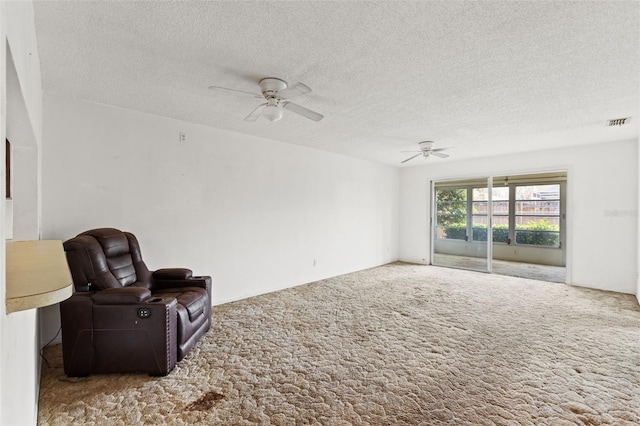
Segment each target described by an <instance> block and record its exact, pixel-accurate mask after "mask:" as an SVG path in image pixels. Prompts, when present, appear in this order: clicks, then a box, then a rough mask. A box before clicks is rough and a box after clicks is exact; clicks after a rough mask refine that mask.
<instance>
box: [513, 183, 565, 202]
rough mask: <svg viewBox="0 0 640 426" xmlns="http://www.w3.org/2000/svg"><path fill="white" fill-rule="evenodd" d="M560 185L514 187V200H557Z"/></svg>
mask: <svg viewBox="0 0 640 426" xmlns="http://www.w3.org/2000/svg"><path fill="white" fill-rule="evenodd" d="M559 199H560V184H557V183H555V184H553V185H529V186H517V187H516V200H559Z"/></svg>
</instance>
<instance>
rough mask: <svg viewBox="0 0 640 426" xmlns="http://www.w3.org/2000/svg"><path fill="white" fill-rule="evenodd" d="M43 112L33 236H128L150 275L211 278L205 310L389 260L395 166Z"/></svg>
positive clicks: (70, 111) (156, 120)
mask: <svg viewBox="0 0 640 426" xmlns="http://www.w3.org/2000/svg"><path fill="white" fill-rule="evenodd" d="M44 111H45V115H44V119H45V122H44V123H45V124H44V128H45V133H44V134H45V144H44V151H43V170H42V177H43V190H42V194H43V200H42V216H43V221H42V229H43V238H55V239H63V240H64V239H67V238H70V237H73V236H75V235H76V234H78V233H80V232H82V231H85V230H87V229H90V228H94V227H115V228H119V229H123V230H128V231H131V232H133V233H134V234H135V235H136V236H137V237H138V239H139V241H140V244H141V247H142V252H143V257H144V259H145V261H146V262H147V265H148V266H149V268H150V269H157V268H161V267H171V266H185V267H189V268H191V269H193V270H194V273H196V274H208V275H211V276H213V278H214V296H213V302H214V304H220V303H224V302H228V301H231V300H236V299H240V298H244V297H248V296H252V295H256V294H260V293H265V292H270V291H274V290H278V289H282V288H285V287H290V286H294V285H298V284H303V283H306V282H311V281H315V280H318V279H321V278H326V277H331V276H335V275H339V274H344V273H348V272H352V271H356V270H360V269H364V268H369V267H372V266H376V265H380V264H384V263H387V262H391V261H395V260H397V258H398V233H397V232H398V205H399V198H398V182H399V171H398V170H397V169H395V168H393V167H389V166H383V165H379V164H374V163H371V162H366V161H361V160H356V159H353V158H349V157H345V156H340V155H336V154H331V153H326V152H322V151H317V150H312V149H309V148H304V147H299V146H295V145H290V144H285V143H280V142H275V141H271V140H267V139H262V138H257V137H250V136H245V135H240V134H237V133H233V132H228V131H222V130H217V129H213V128H208V127H204V126H199V125H194V124H189V123H185V122H181V121H177V120H172V119H167V118H162V117H158V116H153V115H149V114H143V113H139V112H134V111H129V110H124V109H118V108H114V107H109V106H104V105H99V104H95V103H88V102H83V101H77V100H70V99H63V98H59V97H48V96H45V101H44ZM279 124H284V123H274V125H276V126H277V125H279ZM309 125H310V126H313V125H314V123H311V122H310V123H309ZM179 132H186V133H187V136H188V141H187V142H186V143H179V142H178V135H179ZM314 260H315V266H314Z"/></svg>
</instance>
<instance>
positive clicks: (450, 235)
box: [436, 189, 467, 240]
mask: <svg viewBox="0 0 640 426" xmlns="http://www.w3.org/2000/svg"><path fill="white" fill-rule="evenodd" d="M436 210H437V212H436V213H437V215H436V224H437V227H436V238H446V239H453V240H464V239H466V237H467V224H466V222H467V190H466V189H439V190H436Z"/></svg>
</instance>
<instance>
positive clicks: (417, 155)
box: [400, 152, 422, 164]
mask: <svg viewBox="0 0 640 426" xmlns="http://www.w3.org/2000/svg"><path fill="white" fill-rule="evenodd" d="M421 155H422V152H421V153H420V154H416V155H414V156H413V157H409V158H407V159H406V160H404V161H401V162H400V164H402V163H406V162H407V161H409V160H413V159H414V158H416V157H419V156H421Z"/></svg>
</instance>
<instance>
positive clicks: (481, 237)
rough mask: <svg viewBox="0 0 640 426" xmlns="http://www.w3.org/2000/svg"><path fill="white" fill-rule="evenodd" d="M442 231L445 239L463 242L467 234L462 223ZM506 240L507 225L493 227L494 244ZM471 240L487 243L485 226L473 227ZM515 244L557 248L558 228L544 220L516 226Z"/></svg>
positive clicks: (507, 233) (507, 234)
mask: <svg viewBox="0 0 640 426" xmlns="http://www.w3.org/2000/svg"><path fill="white" fill-rule="evenodd" d="M443 230H444V235H445V238H447V239H454V240H464V239H465V237H466V234H467V227H466V225H465V224H464V222H458V223H451V224H450V225H449V226H446V227H445V226H443ZM508 239H509V227H508V226H507V225H494V226H493V242H494V243H506V242H507V241H508ZM473 240H474V241H487V226H486V225H482V224H475V225H473ZM516 244H522V245H534V246H547V247H558V246H559V244H560V228H559V226H558V225H552V224H550V223H549V222H548V221H547V219H545V218H541V219H539V220H537V221H531V222H529V223H528V224H526V225H518V226H517V227H516Z"/></svg>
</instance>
